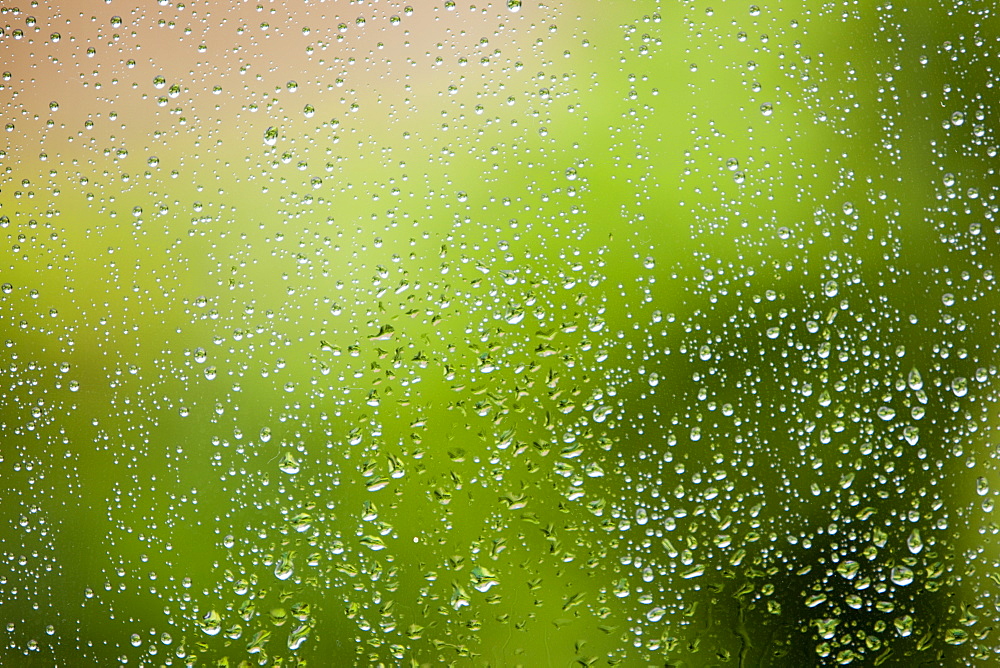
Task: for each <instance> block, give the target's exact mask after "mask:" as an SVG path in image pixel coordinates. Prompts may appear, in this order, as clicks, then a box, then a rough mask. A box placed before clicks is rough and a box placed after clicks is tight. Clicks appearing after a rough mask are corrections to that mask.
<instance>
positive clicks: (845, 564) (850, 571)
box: [837, 560, 861, 580]
mask: <svg viewBox="0 0 1000 668" xmlns="http://www.w3.org/2000/svg"><path fill="white" fill-rule="evenodd" d="M859 568H861V566H860V565H859V564H858V562H856V561H851V560H846V561H842V562H840V563H839V564H837V572H838V573H840V575H841V577H844V578H846V579H848V580H853V579H854V576H855V575H857V574H858V569H859Z"/></svg>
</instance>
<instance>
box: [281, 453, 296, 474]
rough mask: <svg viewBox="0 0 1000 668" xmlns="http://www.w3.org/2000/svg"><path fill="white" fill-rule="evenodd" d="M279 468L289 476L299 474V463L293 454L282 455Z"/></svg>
mask: <svg viewBox="0 0 1000 668" xmlns="http://www.w3.org/2000/svg"><path fill="white" fill-rule="evenodd" d="M278 468H279V469H281V470H282V471H284V472H285V473H287V474H289V475H295V474H296V473H298V472H299V462H298V460H297V459H295V455H293V454H292V453H291V452H286V453H285V454H284V455H282V457H281V464H279V465H278Z"/></svg>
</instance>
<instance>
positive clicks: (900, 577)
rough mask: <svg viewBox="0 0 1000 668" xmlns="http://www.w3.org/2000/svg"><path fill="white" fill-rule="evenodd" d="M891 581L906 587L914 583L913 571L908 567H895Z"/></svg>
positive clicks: (890, 576) (890, 577)
mask: <svg viewBox="0 0 1000 668" xmlns="http://www.w3.org/2000/svg"><path fill="white" fill-rule="evenodd" d="M889 579H890V580H892V581H893V583H895V584H897V585H899V586H900V587H905V586H906V585H908V584H910V583H911V582H913V570H912V569H910V568H908V567H906V566H894V567H893V569H892V573H891V574H890V575H889Z"/></svg>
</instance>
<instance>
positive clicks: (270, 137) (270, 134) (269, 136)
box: [264, 126, 278, 146]
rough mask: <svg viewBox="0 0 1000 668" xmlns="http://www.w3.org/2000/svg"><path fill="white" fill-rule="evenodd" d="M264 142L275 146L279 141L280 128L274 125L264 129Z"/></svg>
mask: <svg viewBox="0 0 1000 668" xmlns="http://www.w3.org/2000/svg"><path fill="white" fill-rule="evenodd" d="M264 143H265V144H266V145H267V146H274V145H276V144H277V143H278V128H276V127H273V126H272V127H269V128H268V129H267V130H265V131H264Z"/></svg>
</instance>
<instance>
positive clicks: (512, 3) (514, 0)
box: [507, 0, 521, 12]
mask: <svg viewBox="0 0 1000 668" xmlns="http://www.w3.org/2000/svg"><path fill="white" fill-rule="evenodd" d="M507 9H508V10H509V11H512V12H519V11H521V0H507Z"/></svg>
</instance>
